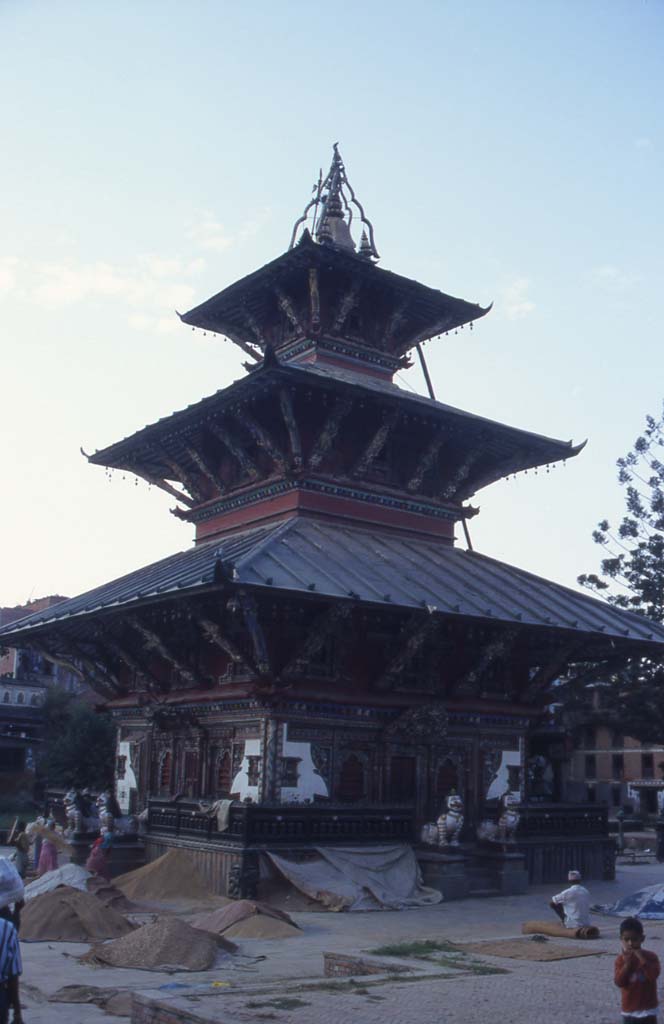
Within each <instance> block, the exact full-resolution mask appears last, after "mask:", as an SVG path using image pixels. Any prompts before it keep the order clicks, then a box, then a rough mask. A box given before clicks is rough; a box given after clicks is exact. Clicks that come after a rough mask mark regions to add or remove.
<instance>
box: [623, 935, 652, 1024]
mask: <svg viewBox="0 0 664 1024" xmlns="http://www.w3.org/2000/svg"><path fill="white" fill-rule="evenodd" d="M644 939H645V935H644V934H643V925H642V924H641V922H640V921H639V919H638V917H626V918H625V920H624V921H621V923H620V944H621V946H622V953H620V954H619V955H618V956H617V957H616V963H615V970H614V981H615V983H616V985H617V986H618V988H619V989H621V997H622V1024H657V1007H658V1005H659V1000H658V998H657V978H658V977H659V959H658V958H657V954H656V953H651V952H650V950H648V949H641V946H642V943H643V940H644Z"/></svg>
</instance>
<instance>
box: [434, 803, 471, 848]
mask: <svg viewBox="0 0 664 1024" xmlns="http://www.w3.org/2000/svg"><path fill="white" fill-rule="evenodd" d="M445 803H446V807H445V809H444V810H443V812H442V813H441V815H440V816H439V818H438V820H437V821H436V828H437V830H438V845H439V846H458V845H459V836H460V835H461V829H462V828H463V822H464V815H463V800H462V799H461V797H460V796H457V794H456V793H451V794H450V795H449V796H448V798H447V800H446V801H445Z"/></svg>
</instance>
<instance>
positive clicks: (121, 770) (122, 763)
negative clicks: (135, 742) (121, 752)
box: [115, 756, 127, 779]
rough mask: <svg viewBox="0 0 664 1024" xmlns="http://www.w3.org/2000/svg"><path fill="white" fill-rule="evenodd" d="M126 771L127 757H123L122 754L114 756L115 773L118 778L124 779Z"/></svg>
mask: <svg viewBox="0 0 664 1024" xmlns="http://www.w3.org/2000/svg"><path fill="white" fill-rule="evenodd" d="M126 771H127V758H126V757H124V756H120V757H118V758H116V761H115V774H116V775H117V777H118V779H124V777H125V772H126Z"/></svg>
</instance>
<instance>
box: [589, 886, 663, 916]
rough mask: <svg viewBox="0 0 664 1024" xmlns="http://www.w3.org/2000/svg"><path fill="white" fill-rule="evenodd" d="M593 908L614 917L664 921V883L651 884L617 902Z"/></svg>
mask: <svg viewBox="0 0 664 1024" xmlns="http://www.w3.org/2000/svg"><path fill="white" fill-rule="evenodd" d="M593 910H597V911H599V913H601V914H611V915H612V916H613V917H640V918H642V919H643V920H644V921H664V885H662V884H661V883H660V884H658V885H649V886H648V887H647V888H646V889H638V890H637V891H636V892H633V893H631V894H630V895H629V896H622V897H621V898H620V899H619V900H617V901H616V902H615V903H611V904H600V905H599V906H596V907H593Z"/></svg>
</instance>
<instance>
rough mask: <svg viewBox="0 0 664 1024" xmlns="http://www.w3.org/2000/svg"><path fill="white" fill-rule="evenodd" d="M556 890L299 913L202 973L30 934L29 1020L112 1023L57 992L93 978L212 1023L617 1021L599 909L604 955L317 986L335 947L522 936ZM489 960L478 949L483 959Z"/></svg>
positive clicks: (350, 949) (639, 884)
mask: <svg viewBox="0 0 664 1024" xmlns="http://www.w3.org/2000/svg"><path fill="white" fill-rule="evenodd" d="M0 852H2V851H0ZM660 881H664V865H658V864H636V865H633V866H632V865H623V866H619V868H618V877H617V880H616V881H615V882H597V883H593V884H592V885H590V888H591V892H592V896H593V900H594V901H596V902H597V903H610V902H613V901H614V900H616V899H618V898H619V897H620V896H623V895H627V894H628V893H630V892H634V891H635V890H636V889H640V888H643V887H644V886H646V885H653V884H655V883H657V882H660ZM553 888H555V887H553ZM553 888H536V889H531V891H530V892H529V893H528V894H526V895H525V896H514V897H497V898H486V899H471V900H464V901H460V902H448V903H441V904H439V905H438V906H435V907H427V908H422V909H418V910H408V911H401V912H397V911H384V912H373V913H356V914H348V913H340V914H334V913H295V914H293V915H292V916H293V918H294V920H296V922H297V923H298V924H299V925H300V927H301V928H302V932H301V934H300V935H298V936H296V937H293V938H288V939H279V940H257V939H252V940H243V941H240V942H239V953H238V955H236V956H232V957H226V958H225V959H223V960H222V961H220V963H219V964H218V966H215V967H214V968H213V969H212V970H210V971H206V972H202V973H199V974H191V973H185V972H178V973H176V974H169V973H165V972H152V971H150V972H147V971H138V970H125V969H118V968H111V967H93V966H90V965H84V964H81V963H79V961H78V960H77V956H79V955H80V954H81V953H84V952H85V951H86V950H87V948H88V947H87V946H85V945H83V944H78V943H51V942H41V943H24V944H23V945H22V952H23V961H24V976H23V987H22V991H23V1000H22V1001H23V1004H24V1017H25V1021H26V1024H59V1022H62V1024H64V1022H67V1024H71V1022H72V1021H76V1024H93V1022H101V1021H106V1022H108V1021H109V1020H111V1019H112V1017H109V1016H108V1015H107V1014H105V1013H104V1011H103V1010H102V1009H100V1008H99V1007H97V1006H95V1005H92V1004H76V1005H72V1004H70V1003H54V1002H49V1001H48V1000H49V997H50V996H52V995H53V994H54V993H55V992H56V991H57V990H58V989H60V988H61V987H62V986H65V985H87V986H96V987H98V988H105V989H117V990H120V991H121V992H130V993H131V992H144V991H146V990H150V991H151V992H152V993H153V994H154V995H156V996H157V997H159V998H165V999H170V1000H174V999H176V998H177V1000H178V1002H180V1004H181V1005H183V1006H189V1008H190V1009H191V1010H193V1011H195V1012H196V1013H197V1014H201V1015H202V1017H203V1019H206V1020H210V1021H214V1020H229V1019H237V1018H238V1016H239V1018H240V1019H242V1020H243V1021H251V1020H256V1021H257V1022H258V1021H261V1020H265V1019H269V1020H271V1021H273V1022H274V1024H305V1022H306V1024H310V1021H311V1020H312V1019H313V1015H314V1014H315V1015H316V1017H318V1016H319V1015H320V1016H321V1017H322V1016H323V1014H325V1015H328V1014H329V1012H330V1011H332V1012H334V1013H337V1014H338V1013H339V1012H341V1013H343V1014H346V1013H348V1014H349V1015H352V1017H353V1021H354V1024H384V1020H385V1016H386V1013H387V1012H389V1020H390V1024H401V1022H403V1024H416V1022H417V1024H419V1022H420V1021H421V1020H422V1019H428V1018H433V1019H436V1020H441V1019H442V1020H444V1021H445V1024H462V1022H463V1024H493V1022H494V1021H495V1022H496V1024H510V1022H514V1024H516V1022H517V1021H518V1022H519V1024H521V1022H523V1021H526V1020H529V1019H531V1018H532V1016H533V1011H534V1010H535V1012H536V1013H538V1014H539V1013H542V1012H545V1013H546V1020H547V1022H548V1024H571V1022H572V1021H574V1020H577V1019H585V1020H588V1021H593V1022H595V1024H609V1022H613V1021H617V1020H619V1011H618V995H619V994H618V991H617V989H615V987H614V985H613V981H612V967H613V958H614V956H615V954H616V952H617V949H618V941H617V924H618V922H617V919H616V918H610V917H602V916H596V917H594V922H595V923H597V924H598V925H599V927H600V928H601V931H602V937H601V938H600V940H599V941H597V942H595V943H593V944H592V946H593V949H594V950H596V952H597V955H596V956H583V957H578V958H577V957H573V958H571V959H564V960H555V961H545V962H531V961H522V960H510V959H506V958H504V957H496V956H488V955H487V956H484V955H482V956H481V957H479V961H480V963H479V966H474V967H473V966H472V965H471V964H470V962H469V961H468V962H467V964H466V965H467V966H468V967H469V969H465V967H464V965H462V969H458V967H457V966H455V965H454V964H453V965H452V967H451V968H450V961H449V958H446V957H445V956H442V959H441V960H439V961H436V960H435V959H434V960H433V961H431V962H430V963H429V964H428V966H427V970H429V974H430V976H429V977H427V978H424V979H420V980H417V981H412V982H410V983H406V982H405V981H402V982H398V981H389V982H386V981H380V982H379V983H376V984H373V983H372V982H371V979H360V981H358V982H357V983H356V984H355V985H352V984H351V985H347V984H346V983H344V984H342V985H341V986H339V985H337V986H336V987H333V988H330V987H329V986H325V985H324V984H323V987H317V986H318V985H319V984H320V983H321V982H323V960H322V957H323V953H324V952H325V951H328V950H329V951H333V952H344V953H359V952H361V951H367V950H373V949H376V948H379V947H381V946H385V945H386V944H390V945H394V944H403V943H412V942H416V941H417V942H420V941H423V940H433V941H436V942H438V943H445V942H466V943H469V942H474V943H475V942H480V941H482V940H488V939H500V938H513V937H516V936H519V935H520V928H521V923H522V921H524V920H527V919H532V918H542V917H546V916H547V909H546V908H547V903H548V900H549V898H550V896H551V895H552V892H553ZM560 888H562V886H561V887H560ZM192 909H193V908H192V907H191V906H187V905H185V906H182V907H178V906H177V905H176V904H173V903H170V904H168V906H164V907H163V908H158V907H155V906H154V905H153V906H151V908H150V910H151V911H152V912H154V911H156V910H162V911H167V912H170V913H178V914H179V915H180V914H185V913H189V914H191V912H192ZM196 909H201V908H200V905H199V906H198V907H197V908H196ZM646 932H647V936H648V938H647V941H646V947H648V948H651V949H653V950H654V951H655V952H657V953H658V954H659V955H660V956H661V957H663V958H664V922H662V923H661V924H660V923H652V924H648V923H647V924H646ZM549 941H551V942H566V941H567V940H555V939H552V940H549ZM583 945H584V948H587V944H585V943H584V944H583ZM660 947H661V949H660ZM477 960H478V957H477V956H476V955H475V954H474V955H473V961H472V962H473V964H474V963H476V961H477ZM432 965H433V968H435V970H434V974H435V976H433V975H432V974H431V970H430V968H431V966H432ZM485 968H488V970H485ZM491 968H493V969H494V970H491ZM495 968H499V969H500V970H499V971H497V972H496V971H495ZM285 982H286V984H284V983H285ZM312 984H313V987H311V986H312ZM344 985H345V987H344ZM111 1008H112V1007H111ZM119 1008H120V1009H122V1007H121V1006H120V1007H119ZM116 1019H118V1020H119V1019H120V1018H116Z"/></svg>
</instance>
